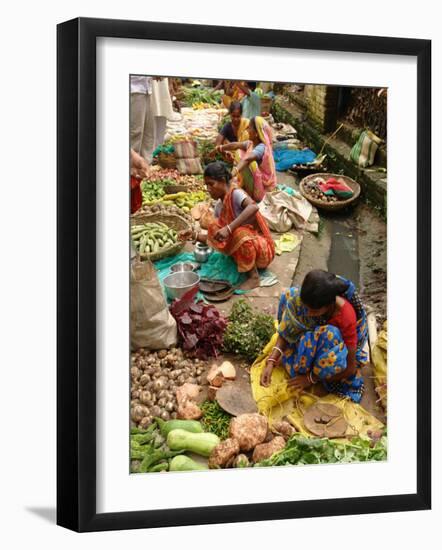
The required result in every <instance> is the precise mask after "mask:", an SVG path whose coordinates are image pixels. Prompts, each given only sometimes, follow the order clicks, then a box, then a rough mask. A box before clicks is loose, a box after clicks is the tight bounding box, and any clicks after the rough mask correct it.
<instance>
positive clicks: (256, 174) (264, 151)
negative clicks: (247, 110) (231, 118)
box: [216, 116, 276, 202]
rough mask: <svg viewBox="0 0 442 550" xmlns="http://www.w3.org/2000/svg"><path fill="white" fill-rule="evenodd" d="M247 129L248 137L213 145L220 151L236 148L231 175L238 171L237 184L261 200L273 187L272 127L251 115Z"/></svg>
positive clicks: (274, 182)
mask: <svg viewBox="0 0 442 550" xmlns="http://www.w3.org/2000/svg"><path fill="white" fill-rule="evenodd" d="M247 132H248V134H249V139H248V140H245V141H237V142H233V143H227V144H224V145H218V147H217V148H216V149H217V151H219V152H221V153H225V152H228V151H234V152H235V154H234V158H235V162H236V166H235V167H234V169H233V172H232V176H235V175H237V176H238V181H239V186H240V187H242V188H243V189H244V190H245V191H246V192H247V193H248V194H249V195H250V196H251V197H252V199H253V200H254V201H256V202H260V201H261V200H262V199H263V198H264V195H265V194H266V192H267V191H271V190H272V189H274V188H275V187H276V168H275V161H274V160H273V148H272V130H271V128H270V126H269V125H268V124H267V122H266V121H265V119H264V118H262V117H260V116H256V117H253V118H251V119H250V122H249V127H248V129H247Z"/></svg>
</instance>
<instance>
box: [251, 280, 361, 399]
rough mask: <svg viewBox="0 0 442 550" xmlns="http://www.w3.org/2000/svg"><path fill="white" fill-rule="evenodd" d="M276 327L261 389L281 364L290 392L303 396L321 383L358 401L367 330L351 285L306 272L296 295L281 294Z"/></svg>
mask: <svg viewBox="0 0 442 550" xmlns="http://www.w3.org/2000/svg"><path fill="white" fill-rule="evenodd" d="M278 323H279V326H278V332H279V337H278V341H277V343H276V345H275V347H274V348H273V350H272V352H271V353H270V355H269V357H268V359H267V364H266V367H265V369H264V370H263V373H262V376H261V384H262V385H263V386H268V385H269V384H270V381H271V376H272V370H273V368H274V367H275V365H276V364H278V363H279V362H280V361H281V363H282V365H283V367H284V368H285V369H286V371H287V373H288V374H289V376H290V380H289V386H291V387H292V388H295V389H298V390H304V389H306V388H308V387H310V386H312V385H313V384H316V383H317V382H320V383H321V384H322V385H323V386H324V388H325V389H326V390H327V391H328V392H332V393H336V394H338V395H342V396H345V397H349V398H350V399H351V400H352V401H354V402H356V403H359V402H360V401H361V398H362V392H363V389H364V383H363V379H362V374H361V366H363V365H364V364H365V363H366V362H367V354H366V352H365V351H364V350H363V348H364V346H365V343H366V341H367V337H368V329H367V317H366V313H365V310H364V307H363V305H362V302H361V300H360V299H359V296H358V294H357V292H356V288H355V285H354V284H353V283H352V282H351V281H349V280H347V279H344V278H342V277H337V276H336V275H334V274H333V273H328V272H327V271H322V270H318V269H316V270H313V271H310V272H309V273H308V274H307V275H306V277H305V279H304V281H303V283H302V287H301V288H300V289H299V288H297V287H293V288H290V289H289V290H287V291H286V292H284V293H283V294H282V296H281V299H280V303H279V309H278Z"/></svg>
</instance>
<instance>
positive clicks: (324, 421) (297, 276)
mask: <svg viewBox="0 0 442 550" xmlns="http://www.w3.org/2000/svg"><path fill="white" fill-rule="evenodd" d="M387 93H388V92H387V89H384V88H354V87H340V86H328V85H320V84H304V83H281V82H278V83H273V82H250V81H225V80H205V79H196V78H172V77H169V78H166V77H157V76H145V75H132V76H131V77H130V96H131V97H130V101H131V109H130V141H131V144H130V145H131V149H130V195H131V213H130V240H131V258H130V285H131V287H130V314H131V350H130V367H129V368H130V373H129V375H130V396H129V400H130V406H129V407H130V450H129V453H130V458H129V462H130V472H131V473H134V474H135V473H136V474H143V473H154V472H157V473H158V472H176V471H193V470H195V471H197V470H208V469H229V468H244V467H269V466H297V465H305V464H311V465H315V464H323V463H350V462H366V461H383V460H386V459H387ZM354 467H357V466H354Z"/></svg>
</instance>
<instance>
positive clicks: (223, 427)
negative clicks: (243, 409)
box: [200, 401, 232, 440]
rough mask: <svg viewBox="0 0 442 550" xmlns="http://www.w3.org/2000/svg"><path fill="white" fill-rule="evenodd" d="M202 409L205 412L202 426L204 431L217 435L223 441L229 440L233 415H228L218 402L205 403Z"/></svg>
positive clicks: (201, 406)
mask: <svg viewBox="0 0 442 550" xmlns="http://www.w3.org/2000/svg"><path fill="white" fill-rule="evenodd" d="M200 408H201V410H202V411H203V417H202V419H201V424H202V425H203V426H204V430H205V431H207V432H211V433H213V434H215V435H217V436H218V437H219V438H220V439H221V440H224V439H227V438H228V437H229V425H230V419H231V418H232V417H231V415H230V414H228V413H226V411H225V410H224V409H222V408H221V407H220V405H219V404H218V402H217V401H204V403H202V405H200Z"/></svg>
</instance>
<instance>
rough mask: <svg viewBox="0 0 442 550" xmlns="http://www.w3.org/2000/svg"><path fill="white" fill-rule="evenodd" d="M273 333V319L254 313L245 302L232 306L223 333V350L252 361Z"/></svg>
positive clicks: (263, 314) (240, 301) (239, 301)
mask: <svg viewBox="0 0 442 550" xmlns="http://www.w3.org/2000/svg"><path fill="white" fill-rule="evenodd" d="M274 332H275V325H274V321H273V317H272V316H271V315H267V314H265V313H259V312H255V311H254V310H253V308H252V307H251V306H250V304H248V303H247V302H246V301H245V300H243V299H242V300H238V301H237V302H235V303H234V304H233V307H232V311H231V312H230V315H229V323H228V325H227V328H226V331H225V332H224V350H225V351H227V352H231V353H236V354H238V355H242V356H243V357H245V358H246V359H247V360H249V361H252V362H253V361H254V360H255V359H256V358H257V357H258V355H259V354H260V353H261V352H262V350H263V348H264V347H265V346H266V344H267V343H268V341H269V340H270V338H271V337H272V336H273V333H274Z"/></svg>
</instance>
